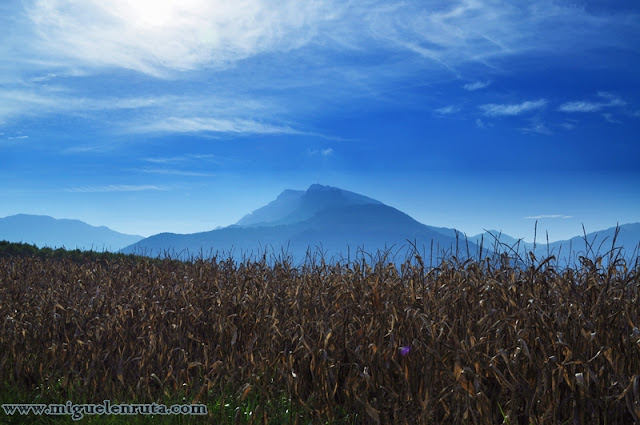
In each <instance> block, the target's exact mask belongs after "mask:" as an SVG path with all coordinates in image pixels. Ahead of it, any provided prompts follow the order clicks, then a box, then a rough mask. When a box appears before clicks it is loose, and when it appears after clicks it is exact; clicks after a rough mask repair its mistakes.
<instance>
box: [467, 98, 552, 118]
mask: <svg viewBox="0 0 640 425" xmlns="http://www.w3.org/2000/svg"><path fill="white" fill-rule="evenodd" d="M546 104H547V101H546V100H545V99H538V100H527V101H525V102H522V103H515V104H496V103H488V104H485V105H480V106H479V108H480V109H481V110H482V112H483V114H484V115H486V116H488V117H499V116H516V115H522V114H524V113H527V112H532V111H535V110H538V109H541V108H544V107H545V106H546Z"/></svg>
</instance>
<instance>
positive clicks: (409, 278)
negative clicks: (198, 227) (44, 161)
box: [0, 255, 640, 425]
mask: <svg viewBox="0 0 640 425" xmlns="http://www.w3.org/2000/svg"><path fill="white" fill-rule="evenodd" d="M639 264H640V263H639V261H638V260H636V261H635V263H628V262H625V261H623V260H619V261H612V262H610V263H609V264H607V265H606V267H605V266H602V263H601V262H600V261H598V260H596V259H594V261H591V260H588V259H582V260H581V263H580V265H578V266H575V267H568V268H563V269H558V268H556V267H554V266H553V261H551V259H547V260H545V261H539V260H536V259H535V257H533V256H532V258H531V262H530V264H528V265H526V266H516V265H514V263H513V262H511V261H510V260H509V258H508V257H507V256H506V255H502V256H494V257H493V258H485V259H476V260H468V261H466V262H464V263H460V262H458V261H457V260H456V259H455V258H451V259H448V260H442V261H441V262H440V263H439V264H438V265H437V267H425V266H424V265H423V264H422V259H421V258H420V257H419V256H416V257H415V258H413V259H410V260H408V261H407V262H405V264H404V265H403V266H402V267H401V268H400V269H398V268H396V267H395V266H394V265H392V264H390V263H387V262H385V261H383V260H381V261H379V262H378V263H377V264H373V265H372V264H368V263H366V262H364V261H360V262H353V263H349V264H346V265H345V264H342V265H341V264H327V263H324V262H323V261H322V260H319V261H308V262H307V263H306V264H304V265H302V266H299V267H293V266H292V265H291V264H289V263H288V262H287V261H280V262H276V263H275V264H268V263H267V262H266V261H264V260H263V261H253V262H250V261H245V262H244V263H236V262H234V261H232V260H231V259H227V260H218V259H216V258H214V259H210V260H193V261H189V262H181V261H175V260H162V261H159V260H151V259H140V260H138V261H131V260H127V259H124V258H122V259H117V258H112V259H104V258H102V259H101V258H93V259H90V260H86V261H76V260H72V259H64V258H61V259H52V258H50V259H47V258H37V257H33V256H27V257H20V256H5V257H0V380H1V381H0V399H3V398H4V396H5V395H7V394H8V393H10V392H13V393H15V392H17V393H20V394H28V395H30V396H33V397H36V396H38V397H42V399H46V398H47V397H54V398H55V397H64V398H62V399H60V400H62V401H64V400H66V399H67V397H72V398H71V400H74V401H75V402H83V401H84V402H98V401H102V400H103V399H107V398H108V399H111V400H119V401H121V402H134V401H135V402H153V401H158V400H163V399H166V398H173V399H176V398H177V397H185V398H186V400H187V402H198V403H206V404H207V405H212V404H213V403H217V402H220V400H221V398H222V400H223V401H222V402H223V403H226V401H225V400H229V401H230V402H233V403H238V404H241V403H243V402H245V401H247V400H254V405H253V406H252V412H251V415H249V416H243V417H242V418H239V417H238V416H237V415H236V418H235V420H236V421H242V422H249V423H256V424H260V423H274V417H275V415H276V414H277V412H276V411H275V410H276V409H277V407H274V406H278V403H279V402H280V401H281V400H287V401H288V402H289V403H290V405H291V406H295V411H296V413H295V414H291V415H290V416H288V422H290V423H336V422H343V423H370V424H386V423H398V424H403V423H407V424H441V423H460V424H465V423H466V424H501V423H509V424H527V425H528V424H562V423H569V424H596V423H606V424H631V423H634V422H635V423H640V329H639V328H640V316H639V313H640V289H639V283H640V265H639ZM51 394H53V396H52V395H51ZM60 400H58V401H60ZM24 402H25V403H28V402H30V400H24ZM209 415H210V417H209V418H208V420H211V421H214V422H215V421H224V420H225V418H216V417H213V416H211V415H213V413H211V412H210V413H209Z"/></svg>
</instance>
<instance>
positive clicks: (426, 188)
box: [0, 0, 640, 241]
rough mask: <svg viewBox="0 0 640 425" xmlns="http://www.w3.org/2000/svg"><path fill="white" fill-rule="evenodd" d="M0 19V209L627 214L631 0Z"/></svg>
mask: <svg viewBox="0 0 640 425" xmlns="http://www.w3.org/2000/svg"><path fill="white" fill-rule="evenodd" d="M0 28H2V30H1V31H0V179H1V181H2V185H0V199H1V201H0V217H4V216H7V215H12V214H18V213H27V214H45V215H50V216H53V217H56V218H76V219H80V220H83V221H85V222H87V223H89V224H92V225H106V226H108V227H110V228H112V229H114V230H117V231H120V232H124V233H131V234H140V235H143V236H149V235H152V234H155V233H160V232H165V231H169V232H176V233H192V232H197V231H206V230H211V229H213V228H215V227H217V226H226V225H229V224H232V223H234V222H236V221H237V220H239V219H240V218H241V217H242V216H243V215H244V214H246V213H249V212H251V211H253V210H255V209H257V208H259V207H261V206H263V205H264V204H266V203H267V202H269V201H271V200H273V199H274V198H275V197H276V196H277V195H278V194H279V193H280V192H281V191H282V190H284V189H287V188H290V189H306V188H307V187H308V186H309V185H311V184H313V183H320V184H324V185H331V186H336V187H340V188H343V189H347V190H351V191H354V192H357V193H361V194H363V195H366V196H369V197H372V198H375V199H378V200H380V201H382V202H384V203H386V204H388V205H390V206H393V207H396V208H398V209H400V210H402V211H404V212H406V213H408V214H409V215H411V216H412V217H414V218H415V219H417V220H418V221H420V222H422V223H425V224H428V225H434V226H443V227H455V228H457V229H459V230H461V231H463V232H465V233H466V234H467V235H469V236H471V235H474V234H477V233H480V232H482V231H483V229H487V230H493V229H495V230H501V231H503V232H504V233H507V234H509V235H511V236H514V237H524V238H525V240H527V241H531V240H532V238H533V229H534V223H535V221H536V220H538V234H539V235H538V236H539V238H540V237H541V236H540V235H541V234H542V235H544V232H545V231H548V232H549V239H550V240H551V241H555V240H560V239H566V238H569V237H571V236H575V235H578V234H581V233H582V225H583V224H584V226H585V228H586V230H587V231H588V232H589V231H595V230H601V229H604V228H608V227H612V226H615V225H616V223H620V224H623V223H631V222H639V221H640V189H638V188H640V166H639V165H638V164H639V163H640V72H638V70H639V69H640V3H638V2H637V1H622V0H620V1H616V0H614V1H605V0H591V1H562V0H557V1H553V0H531V1H527V2H520V1H516V2H514V1H492V0H462V1H461V0H453V1H452V0H446V1H433V0H426V1H425V0H419V1H413V0H407V1H402V2H400V1H397V2H396V1H387V0H359V1H354V2H345V1H334V0H316V1H293V0H281V1H278V2H267V1H261V0H237V1H233V2H228V1H217V0H180V1H171V0H110V1H104V0H8V1H3V2H1V3H0ZM542 237H544V236H542Z"/></svg>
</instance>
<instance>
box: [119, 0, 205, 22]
mask: <svg viewBox="0 0 640 425" xmlns="http://www.w3.org/2000/svg"><path fill="white" fill-rule="evenodd" d="M112 1H113V0H112ZM200 3H201V2H199V1H197V0H196V1H186V0H183V1H175V0H134V1H131V0H115V1H113V3H112V4H111V7H110V9H112V11H114V12H115V14H116V15H117V16H119V17H120V18H121V19H124V20H125V21H127V22H128V23H129V24H131V25H133V26H138V27H142V28H148V29H153V28H162V27H167V26H171V25H173V24H175V23H176V21H178V20H179V17H180V15H181V14H184V13H192V14H197V12H198V7H199V5H200Z"/></svg>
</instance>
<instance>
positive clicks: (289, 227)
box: [123, 185, 478, 261]
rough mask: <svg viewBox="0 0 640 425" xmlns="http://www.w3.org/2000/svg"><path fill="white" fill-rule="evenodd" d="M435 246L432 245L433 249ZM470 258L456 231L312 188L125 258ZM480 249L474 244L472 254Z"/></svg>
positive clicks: (154, 241)
mask: <svg viewBox="0 0 640 425" xmlns="http://www.w3.org/2000/svg"><path fill="white" fill-rule="evenodd" d="M432 242H433V245H432ZM457 242H459V244H458V255H459V256H460V257H465V256H466V252H467V245H466V243H465V241H464V238H461V239H460V240H459V241H456V230H454V229H446V228H435V227H430V226H425V225H424V224H421V223H419V222H417V221H416V220H414V219H413V218H411V217H410V216H408V215H407V214H405V213H403V212H401V211H399V210H397V209H395V208H392V207H390V206H387V205H384V204H383V203H382V202H380V201H377V200H375V199H371V198H368V197H366V196H363V195H359V194H357V193H353V192H349V191H346V190H343V189H339V188H335V187H330V186H321V185H312V186H310V187H309V188H308V189H307V190H306V191H294V190H285V191H284V192H282V193H281V194H280V195H279V196H278V197H277V198H276V199H275V200H274V201H272V202H270V203H269V204H267V205H266V206H264V207H262V208H259V209H257V210H256V211H254V212H252V213H251V214H248V215H246V216H244V217H243V218H242V219H240V221H238V222H237V223H236V224H235V225H232V226H229V227H226V228H223V229H218V230H212V231H209V232H202V233H194V234H188V235H180V234H173V233H161V234H159V235H154V236H151V237H149V238H146V239H143V240H141V241H138V242H137V243H135V244H133V245H131V246H129V247H127V248H125V249H124V250H123V252H125V253H137V254H144V255H150V256H158V255H164V254H171V255H174V256H183V257H184V256H190V255H194V256H198V255H200V254H203V255H205V256H208V255H209V254H211V253H215V252H220V253H229V252H231V253H232V254H233V255H234V257H238V256H242V255H249V256H250V255H256V254H260V253H262V252H264V250H265V249H269V251H270V252H271V253H275V254H279V253H281V252H282V251H283V250H284V251H286V252H287V253H288V254H290V255H291V256H292V257H293V259H294V260H295V261H303V260H304V259H305V255H306V253H307V251H308V250H311V251H312V252H315V251H316V250H317V249H320V250H322V252H323V253H324V254H325V257H326V258H327V259H329V258H331V257H333V258H341V257H342V258H347V257H350V259H354V258H355V254H356V251H358V250H363V251H364V252H366V253H368V254H376V253H378V251H386V250H387V249H390V248H392V247H393V249H392V250H391V253H392V254H393V253H395V254H397V260H404V258H405V257H406V256H407V255H408V254H409V253H410V252H411V250H412V248H411V244H414V243H415V245H416V248H418V250H419V253H420V254H421V255H423V254H426V255H430V254H431V248H432V246H433V254H434V259H435V258H436V257H437V256H440V255H441V254H442V252H443V251H447V252H448V253H449V254H454V255H455V254H456V243H457ZM477 249H478V247H477V246H476V245H475V244H473V243H469V253H470V254H471V255H476V254H477Z"/></svg>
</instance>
